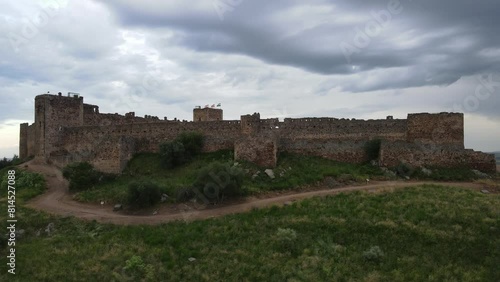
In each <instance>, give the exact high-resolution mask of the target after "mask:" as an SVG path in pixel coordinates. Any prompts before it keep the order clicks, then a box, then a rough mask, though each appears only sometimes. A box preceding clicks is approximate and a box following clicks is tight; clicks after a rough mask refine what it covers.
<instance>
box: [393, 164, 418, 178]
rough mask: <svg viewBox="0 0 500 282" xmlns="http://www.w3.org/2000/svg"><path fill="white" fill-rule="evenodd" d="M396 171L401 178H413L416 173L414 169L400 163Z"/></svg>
mask: <svg viewBox="0 0 500 282" xmlns="http://www.w3.org/2000/svg"><path fill="white" fill-rule="evenodd" d="M395 170H396V173H397V174H398V175H399V176H401V177H406V176H408V177H409V176H412V175H413V172H414V170H413V168H412V167H411V166H410V165H408V164H406V163H400V164H399V165H398V166H397V167H396V169H395Z"/></svg>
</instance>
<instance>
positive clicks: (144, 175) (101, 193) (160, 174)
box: [75, 151, 384, 202]
mask: <svg viewBox="0 0 500 282" xmlns="http://www.w3.org/2000/svg"><path fill="white" fill-rule="evenodd" d="M232 160H233V153H232V151H220V152H215V153H207V154H202V155H199V156H197V157H196V158H195V159H194V160H193V161H192V162H190V163H188V164H185V165H183V166H181V167H178V168H175V169H165V168H163V167H162V166H161V162H160V156H159V155H158V154H151V153H150V154H141V155H138V156H136V157H134V158H133V159H132V160H131V161H130V162H129V164H128V167H127V168H126V169H125V171H124V172H123V174H122V175H121V176H119V177H118V178H117V179H116V180H115V181H113V182H109V183H105V184H100V185H97V186H96V187H94V188H93V189H90V190H88V191H84V192H81V193H79V194H77V195H76V197H75V198H76V199H77V200H79V201H83V202H96V201H108V202H122V201H123V200H124V199H125V198H126V192H127V185H128V184H129V183H130V182H131V181H145V180H151V181H153V182H154V183H156V184H158V185H159V186H160V187H162V192H164V193H166V194H168V195H170V196H172V195H174V196H175V195H176V193H177V191H178V190H179V189H181V188H186V187H189V186H190V185H192V184H193V182H194V181H195V179H196V177H197V174H198V172H199V171H200V169H202V168H204V167H206V166H208V165H210V164H211V163H212V162H215V161H217V162H232ZM239 166H240V167H241V168H242V169H244V170H245V171H246V176H245V180H244V184H243V186H244V189H245V193H246V194H247V195H250V194H254V193H257V192H263V191H271V190H284V189H293V188H296V187H299V186H302V185H306V184H313V183H316V182H318V181H322V180H323V179H324V178H325V177H327V176H330V177H332V178H335V179H336V181H339V182H341V183H344V184H348V183H355V182H363V181H365V179H367V178H373V177H379V178H383V174H384V173H383V171H381V170H380V169H379V168H377V167H373V166H370V165H356V164H346V163H339V162H335V161H331V160H326V159H323V158H319V157H311V156H298V155H292V154H281V155H280V158H279V162H278V165H277V167H276V168H275V169H273V171H274V174H275V176H276V178H275V179H271V178H269V176H268V175H266V174H265V173H264V169H262V168H259V167H257V166H255V165H253V164H251V163H240V164H239ZM257 172H258V173H257ZM256 174H257V175H256ZM254 175H256V176H255V177H253V176H254Z"/></svg>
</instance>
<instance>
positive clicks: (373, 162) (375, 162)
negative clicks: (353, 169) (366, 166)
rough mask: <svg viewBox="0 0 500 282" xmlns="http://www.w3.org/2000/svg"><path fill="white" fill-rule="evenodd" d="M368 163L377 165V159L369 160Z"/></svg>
mask: <svg viewBox="0 0 500 282" xmlns="http://www.w3.org/2000/svg"><path fill="white" fill-rule="evenodd" d="M370 164H371V165H372V166H378V161H377V160H371V161H370Z"/></svg>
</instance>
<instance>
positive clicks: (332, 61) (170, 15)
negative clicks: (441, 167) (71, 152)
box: [106, 0, 500, 92]
mask: <svg viewBox="0 0 500 282" xmlns="http://www.w3.org/2000/svg"><path fill="white" fill-rule="evenodd" d="M194 2H197V1H194ZM208 2H211V3H210V4H214V3H219V4H220V3H226V7H227V5H229V7H230V8H231V9H230V10H228V11H226V12H225V13H224V20H223V21H222V20H220V19H219V17H218V16H217V13H216V12H215V10H214V9H213V7H211V5H205V6H200V7H195V8H194V9H186V7H184V6H182V5H181V6H176V5H170V6H168V7H166V6H162V4H157V6H155V4H154V3H152V2H151V3H148V4H143V3H142V2H135V1H106V3H108V5H109V6H110V7H112V8H113V9H114V10H115V12H116V13H117V15H118V17H119V18H120V19H121V21H122V23H123V24H124V25H127V26H141V27H148V28H158V29H160V28H170V29H173V30H176V31H177V32H176V33H175V35H174V36H175V41H172V40H169V41H168V42H165V44H172V42H175V43H176V44H178V45H180V46H182V47H184V48H189V49H192V50H195V51H199V52H214V53H235V54H244V55H247V56H250V57H253V58H257V59H259V60H263V61H265V62H268V63H272V64H281V65H287V66H293V67H297V68H301V69H304V70H306V71H310V72H315V73H319V74H324V75H350V74H353V73H362V72H369V71H373V70H378V69H391V68H406V71H405V74H404V75H398V76H397V77H384V75H383V74H382V73H379V74H378V75H380V78H381V79H380V80H379V81H377V82H376V83H367V84H366V85H362V84H356V83H348V84H346V85H343V86H342V89H343V90H345V91H353V92H359V91H372V90H379V89H392V88H405V87H416V86H424V85H449V84H451V83H454V82H455V81H457V80H458V79H460V78H461V77H463V76H469V75H474V74H476V73H481V72H497V71H499V70H500V69H499V64H498V63H499V58H498V57H495V58H492V57H490V56H482V55H481V52H482V51H484V50H488V49H497V48H498V46H500V37H499V36H497V35H496V29H497V28H498V27H500V18H499V17H498V14H499V13H500V5H498V3H497V1H490V0H487V1H480V2H472V1H465V0H460V1H452V0H446V1H424V0H421V1H408V0H401V1H400V2H399V1H393V0H392V1H391V0H386V1H360V0H355V1H308V2H307V4H302V2H299V1H272V2H271V1H242V2H241V4H239V5H234V7H231V4H230V3H232V2H230V1H224V0H215V1H208ZM235 2H237V1H235ZM394 3H395V4H394ZM390 5H397V7H398V9H399V12H398V13H396V14H392V15H391V20H390V21H389V22H388V24H387V25H386V26H384V28H382V29H381V32H380V33H378V34H377V35H376V36H371V37H369V40H370V43H369V44H367V46H366V47H362V48H358V49H359V52H357V53H354V54H352V56H351V59H352V60H350V61H348V60H346V57H345V56H344V52H342V49H341V48H340V47H339V44H340V43H341V42H345V43H348V44H350V45H351V46H354V47H356V45H355V44H354V40H355V37H356V36H357V33H358V30H361V31H362V32H365V33H366V30H365V27H366V24H367V23H369V22H370V21H373V20H374V19H375V16H373V12H375V13H379V14H380V13H383V12H381V11H385V12H387V11H391V10H390V8H389V7H390ZM329 7H330V8H331V9H330V10H328V8H329ZM322 10H325V11H322ZM349 15H351V19H352V22H349V21H343V20H338V19H342V18H343V17H346V16H349ZM294 17H295V18H294ZM317 17H323V19H321V20H319V21H317ZM357 19H359V20H357ZM311 22H312V23H313V24H311V25H308V24H309V23H311ZM357 28H358V29H357ZM406 32H408V37H406V38H404V37H403V38H398V37H399V36H400V35H401V34H404V33H406ZM412 40H414V41H415V42H414V43H412V44H407V43H408V42H410V41H412Z"/></svg>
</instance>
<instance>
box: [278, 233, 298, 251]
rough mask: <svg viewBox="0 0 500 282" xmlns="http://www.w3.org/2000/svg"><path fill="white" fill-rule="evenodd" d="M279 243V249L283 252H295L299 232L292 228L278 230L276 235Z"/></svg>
mask: <svg viewBox="0 0 500 282" xmlns="http://www.w3.org/2000/svg"><path fill="white" fill-rule="evenodd" d="M275 238H276V241H278V244H277V245H278V247H279V248H280V249H281V250H282V251H294V249H295V248H294V246H295V243H296V242H295V241H296V240H297V232H296V231H295V230H293V229H291V228H278V232H276V235H275Z"/></svg>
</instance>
